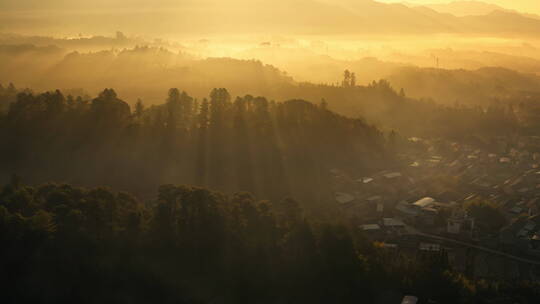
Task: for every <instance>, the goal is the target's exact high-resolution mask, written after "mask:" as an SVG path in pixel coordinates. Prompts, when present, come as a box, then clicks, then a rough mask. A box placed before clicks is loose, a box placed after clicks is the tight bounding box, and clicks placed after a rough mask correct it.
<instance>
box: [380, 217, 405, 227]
mask: <svg viewBox="0 0 540 304" xmlns="http://www.w3.org/2000/svg"><path fill="white" fill-rule="evenodd" d="M383 225H384V226H385V227H390V228H405V223H403V221H401V220H399V219H396V218H384V219H383Z"/></svg>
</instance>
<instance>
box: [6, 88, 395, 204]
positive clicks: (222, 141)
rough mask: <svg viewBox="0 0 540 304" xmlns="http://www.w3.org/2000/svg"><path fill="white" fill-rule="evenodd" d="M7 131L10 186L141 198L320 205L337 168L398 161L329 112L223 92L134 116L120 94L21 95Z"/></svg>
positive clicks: (354, 122)
mask: <svg viewBox="0 0 540 304" xmlns="http://www.w3.org/2000/svg"><path fill="white" fill-rule="evenodd" d="M12 89H13V88H12V87H8V88H7V89H5V90H6V91H7V93H6V94H7V96H8V98H11V97H9V96H11V95H9V92H11V91H10V90H12ZM0 125H1V134H0V137H1V140H2V142H3V143H4V144H3V145H2V148H1V149H0V153H1V155H2V157H1V159H3V160H4V161H3V164H2V167H3V168H4V170H3V172H4V175H3V176H2V178H3V179H4V180H6V178H8V177H9V172H12V173H17V174H19V175H21V176H24V177H25V178H27V180H29V181H32V182H45V181H49V180H56V181H67V182H70V183H75V184H83V185H110V186H115V187H118V188H120V189H126V190H129V191H131V192H134V193H138V194H140V195H146V194H147V193H148V191H149V189H153V188H155V187H157V185H160V184H163V183H176V184H179V183H185V184H194V185H200V186H209V187H211V188H212V189H220V190H224V191H228V192H234V191H249V192H252V193H255V194H257V195H260V196H261V197H265V198H281V197H285V196H293V197H296V198H302V199H304V198H305V199H306V200H307V199H308V198H309V200H310V201H313V202H314V204H315V205H316V202H319V203H321V204H322V203H323V202H325V201H327V200H328V199H329V196H330V191H329V183H328V181H327V176H328V171H329V170H331V169H332V168H334V167H348V168H349V170H351V171H353V172H357V174H360V173H361V172H372V171H374V170H378V169H379V168H380V166H381V165H382V164H383V163H386V164H387V163H388V161H391V160H392V155H391V154H390V153H387V152H386V139H385V137H384V135H383V134H382V133H381V132H380V131H379V130H378V129H376V128H374V127H372V126H369V125H367V124H366V123H365V122H363V121H362V120H359V119H351V118H346V117H343V116H341V115H338V114H336V113H333V112H331V111H329V110H328V109H327V108H326V104H325V103H322V104H321V105H314V104H312V103H309V102H306V101H303V100H289V101H286V102H279V103H276V102H274V101H268V100H267V99H266V98H264V97H253V96H251V95H247V96H244V97H237V98H235V99H233V98H232V97H231V95H230V94H229V93H228V91H227V90H226V89H214V90H212V91H211V93H210V96H209V99H206V98H205V99H202V100H197V99H194V98H193V97H191V96H189V95H188V94H187V93H186V92H181V91H180V90H178V89H170V90H169V92H168V97H167V100H166V102H165V103H164V104H162V105H153V106H150V107H146V106H145V105H144V103H143V102H142V101H139V102H137V103H136V105H135V106H134V107H133V110H132V109H131V107H130V106H129V105H128V104H127V103H126V102H124V101H122V100H121V99H119V96H117V94H116V92H115V91H114V90H113V89H105V90H104V91H103V92H102V93H100V94H99V96H98V97H96V98H94V99H91V100H85V99H83V98H82V97H80V96H79V97H72V96H67V97H65V96H64V95H63V94H62V93H61V92H60V91H55V92H47V93H43V94H37V95H34V94H32V93H29V92H22V93H19V94H18V95H17V97H16V101H14V102H12V103H11V104H9V106H8V107H7V111H6V112H5V115H4V116H3V117H2V118H1V120H0ZM36 151H39V152H37V153H36ZM350 164H354V165H353V166H351V165H350ZM51 168H54V169H51Z"/></svg>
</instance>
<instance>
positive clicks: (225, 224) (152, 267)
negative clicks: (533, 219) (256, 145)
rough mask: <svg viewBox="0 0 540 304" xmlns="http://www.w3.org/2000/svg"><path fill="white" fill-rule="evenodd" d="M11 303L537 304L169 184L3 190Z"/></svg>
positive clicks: (5, 296) (263, 207)
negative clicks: (412, 299) (134, 190)
mask: <svg viewBox="0 0 540 304" xmlns="http://www.w3.org/2000/svg"><path fill="white" fill-rule="evenodd" d="M0 242H1V243H2V250H0V270H1V271H2V276H1V278H2V279H1V280H2V282H1V283H2V295H1V298H2V303H6V304H9V303H98V302H114V303H376V304H377V303H381V304H383V303H384V304H385V303H399V301H400V300H401V298H402V297H403V295H405V294H415V295H417V296H419V297H420V299H421V300H422V301H424V302H423V303H535V301H536V300H537V299H538V296H540V295H539V294H538V293H539V290H540V289H539V288H538V287H539V286H537V285H534V284H533V283H527V282H513V283H500V282H486V281H480V282H476V281H470V280H467V279H466V278H464V277H463V276H461V275H459V274H455V273H453V272H452V271H451V270H450V269H449V267H448V264H447V262H446V260H447V257H446V254H445V253H444V252H442V253H424V254H418V255H416V256H410V255H402V254H401V253H400V252H399V251H392V250H390V251H388V250H387V249H382V248H380V247H378V246H374V245H373V244H372V243H370V242H368V241H366V240H365V239H364V238H363V237H362V235H361V234H359V232H358V231H357V230H355V229H353V228H349V227H347V226H346V225H343V224H340V225H331V226H329V225H323V224H316V223H313V222H312V221H310V220H309V219H308V218H306V216H305V214H304V213H303V211H302V209H301V208H300V207H299V205H298V204H297V203H296V202H295V201H294V200H291V199H286V200H280V201H273V202H270V201H257V200H255V199H254V198H253V197H252V196H251V195H250V194H247V193H237V194H235V195H231V196H226V195H223V194H220V193H216V192H211V191H208V190H206V189H203V188H193V187H187V186H173V185H164V186H161V187H160V188H159V193H158V195H157V197H156V198H155V199H153V200H151V202H148V203H146V204H143V203H141V202H139V201H138V200H137V199H135V198H134V197H133V196H131V195H130V194H127V193H122V192H120V193H118V192H113V191H111V190H108V189H104V188H96V189H84V188H77V187H73V186H70V185H66V184H43V185H40V186H36V187H29V186H25V185H23V184H21V181H20V180H19V178H17V177H16V176H14V177H13V178H12V180H11V182H10V183H9V184H7V185H6V186H4V187H2V188H1V189H0Z"/></svg>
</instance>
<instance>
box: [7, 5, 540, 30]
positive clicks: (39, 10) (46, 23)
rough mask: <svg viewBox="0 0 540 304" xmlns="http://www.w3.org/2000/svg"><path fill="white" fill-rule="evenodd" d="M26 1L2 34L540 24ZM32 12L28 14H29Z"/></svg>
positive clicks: (11, 12) (512, 15)
mask: <svg viewBox="0 0 540 304" xmlns="http://www.w3.org/2000/svg"><path fill="white" fill-rule="evenodd" d="M21 2H22V4H18V3H17V2H15V1H11V0H10V1H7V3H8V4H7V5H6V4H3V5H1V4H0V8H2V13H1V16H2V17H3V22H2V23H1V24H0V32H2V31H3V32H30V31H34V32H36V31H39V30H42V31H45V30H47V31H49V32H50V31H56V32H59V33H61V32H62V31H63V30H66V27H65V24H69V25H70V26H69V30H70V31H72V32H75V33H77V32H87V33H88V32H93V33H96V32H98V33H103V32H110V31H111V28H115V29H119V30H122V31H126V32H128V33H143V34H150V35H158V34H159V35H168V34H178V35H183V34H192V35H219V34H231V33H232V34H246V33H255V34H256V33H265V34H272V33H276V34H277V33H287V34H320V35H336V34H338V35H354V34H366V35H372V34H378V35H379V34H388V35H393V34H431V33H434V34H435V33H450V34H460V35H461V34H470V35H491V36H503V35H512V36H515V35H523V36H540V19H539V18H536V17H534V16H531V15H525V14H521V13H518V12H514V11H509V10H498V9H497V10H491V7H489V8H487V7H485V6H482V4H478V6H479V7H480V8H479V11H481V12H488V11H490V13H488V14H481V15H474V16H456V15H453V14H450V13H448V12H444V10H442V9H441V11H437V10H436V9H434V8H433V7H429V6H425V7H410V6H407V5H404V4H385V3H380V2H376V1H372V0H288V1H284V0H272V1H271V0H250V1H248V0H231V1H227V2H225V1H216V0H200V1H195V0H186V1H181V2H178V1H170V0H161V1H156V3H153V4H152V5H150V4H148V3H144V2H141V1H138V0H133V1H125V0H124V1H120V2H115V3H114V4H112V3H107V2H105V1H102V0H98V1H96V2H95V3H94V5H93V6H92V7H89V6H88V4H85V5H82V4H80V5H79V6H77V5H75V4H70V5H69V6H67V8H66V7H63V6H62V5H60V4H56V5H52V4H50V5H49V4H48V2H47V5H45V4H43V3H41V2H35V1H33V2H32V1H28V0H26V1H21ZM28 3H32V5H30V4H28ZM52 3H60V2H59V1H54V2H52ZM24 5H26V6H24ZM48 5H49V6H48ZM28 7H31V9H30V11H28V9H26V10H25V9H24V8H28ZM439 9H440V8H439ZM493 9H495V8H493ZM134 20H137V22H135V21H134Z"/></svg>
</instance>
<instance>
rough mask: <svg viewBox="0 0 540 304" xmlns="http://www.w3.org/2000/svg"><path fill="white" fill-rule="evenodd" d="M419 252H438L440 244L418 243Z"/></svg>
mask: <svg viewBox="0 0 540 304" xmlns="http://www.w3.org/2000/svg"><path fill="white" fill-rule="evenodd" d="M418 249H419V250H420V251H429V252H439V251H441V244H435V243H420V245H419V246H418Z"/></svg>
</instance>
